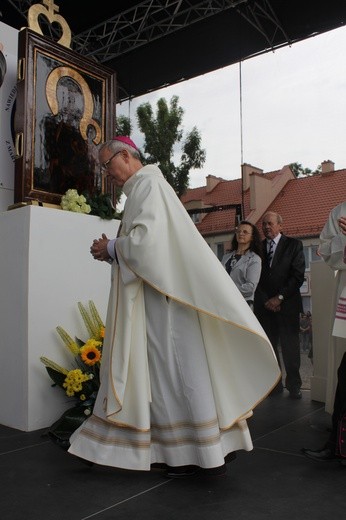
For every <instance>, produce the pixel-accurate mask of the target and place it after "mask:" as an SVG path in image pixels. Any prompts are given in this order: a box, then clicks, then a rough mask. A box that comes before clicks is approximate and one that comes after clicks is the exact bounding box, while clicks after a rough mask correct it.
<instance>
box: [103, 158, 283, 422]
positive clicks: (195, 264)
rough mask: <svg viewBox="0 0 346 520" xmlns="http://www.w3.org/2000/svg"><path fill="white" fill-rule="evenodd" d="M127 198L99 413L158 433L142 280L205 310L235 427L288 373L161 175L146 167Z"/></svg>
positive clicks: (216, 383) (217, 386)
mask: <svg viewBox="0 0 346 520" xmlns="http://www.w3.org/2000/svg"><path fill="white" fill-rule="evenodd" d="M124 192H125V194H126V195H127V196H128V198H127V201H126V204H125V208H124V216H123V220H122V228H121V233H120V236H119V237H118V239H117V241H116V250H117V255H118V261H119V266H114V267H113V270H114V273H113V283H112V288H111V297H110V309H111V313H114V317H113V318H112V317H110V316H109V317H108V318H107V319H109V320H110V323H112V325H111V327H109V323H108V322H107V326H106V338H105V344H106V343H107V344H108V343H109V345H110V349H109V357H108V356H107V357H108V359H107V357H105V358H104V359H103V362H102V385H101V388H100V392H99V396H98V399H97V403H96V406H95V410H94V413H95V414H96V415H98V416H100V417H106V418H107V419H108V420H110V421H115V422H117V423H120V424H121V423H126V424H128V425H131V426H132V427H136V428H139V429H144V430H145V429H148V428H150V413H149V403H150V396H151V391H150V378H149V373H148V364H147V354H146V349H147V345H146V334H145V321H146V320H145V314H146V312H149V313H150V309H145V308H144V299H143V284H148V285H150V286H151V287H152V288H154V289H155V290H156V291H157V292H158V293H161V294H164V295H166V296H167V297H168V298H170V299H172V300H174V301H176V302H178V303H180V304H182V305H185V306H188V307H191V308H193V309H195V310H196V311H197V312H198V315H199V320H200V326H201V330H202V334H203V340H204V347H205V351H206V355H207V359H208V364H209V368H210V375H211V381H212V387H213V391H214V395H215V401H216V406H217V412H218V419H219V423H220V427H221V428H229V427H230V426H231V425H232V424H234V423H235V422H236V421H237V420H238V419H239V418H241V417H242V416H244V415H246V414H248V413H249V412H250V411H251V410H252V409H253V408H254V407H255V406H256V405H257V404H258V403H259V402H260V401H261V400H262V399H264V397H265V396H266V395H267V394H268V393H269V392H270V390H271V389H272V388H273V387H274V386H275V384H276V382H277V380H278V379H279V377H280V370H279V367H278V364H277V361H276V358H275V354H274V352H273V349H272V347H271V345H270V342H269V340H268V338H267V336H266V335H265V333H264V331H263V329H262V327H261V326H260V324H259V322H258V320H257V318H256V317H255V316H254V314H253V312H252V311H251V309H249V306H248V305H247V303H246V302H245V300H244V299H243V297H242V295H241V294H240V292H239V291H238V289H237V288H236V286H235V285H234V283H233V282H232V280H231V279H230V278H229V276H228V275H227V273H226V272H225V270H224V268H223V267H222V265H221V263H220V261H219V260H218V259H217V258H216V256H215V255H214V253H213V252H212V251H211V250H210V248H209V247H208V246H207V245H206V243H205V241H204V239H203V238H202V237H201V235H200V234H199V233H198V231H197V230H196V227H195V225H194V224H193V222H192V220H191V219H190V217H189V215H188V214H187V212H186V210H185V208H184V207H183V206H182V204H181V202H180V201H179V199H178V198H177V197H176V195H175V193H174V191H173V190H172V188H171V187H170V186H169V184H168V183H167V182H166V181H165V179H164V178H163V176H162V174H161V172H160V170H159V169H158V168H157V167H156V166H145V167H144V168H142V169H141V170H140V171H139V172H137V174H136V175H134V176H133V177H131V178H130V179H129V180H128V181H127V183H126V184H125V185H124ZM110 328H111V329H112V330H109V329H110ZM107 329H108V330H107ZM106 340H107V341H106ZM187 347H188V346H187ZM108 366H109V367H110V370H109V371H108Z"/></svg>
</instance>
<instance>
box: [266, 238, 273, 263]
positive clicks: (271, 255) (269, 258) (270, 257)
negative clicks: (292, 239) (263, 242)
mask: <svg viewBox="0 0 346 520" xmlns="http://www.w3.org/2000/svg"><path fill="white" fill-rule="evenodd" d="M274 243H275V242H274V240H271V241H270V243H269V249H268V253H267V259H268V264H269V265H270V264H271V263H272V260H273V255H274Z"/></svg>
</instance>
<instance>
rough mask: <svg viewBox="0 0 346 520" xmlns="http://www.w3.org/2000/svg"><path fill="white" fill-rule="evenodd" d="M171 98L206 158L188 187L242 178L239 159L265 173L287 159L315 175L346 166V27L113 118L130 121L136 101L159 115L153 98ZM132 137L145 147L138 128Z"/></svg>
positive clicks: (166, 92)
mask: <svg viewBox="0 0 346 520" xmlns="http://www.w3.org/2000/svg"><path fill="white" fill-rule="evenodd" d="M240 70H241V74H240ZM240 84H241V86H242V87H241V89H240ZM240 92H241V95H240ZM173 95H177V96H179V104H180V106H181V107H182V108H183V109H184V117H183V130H184V135H185V133H186V132H188V131H190V130H191V129H192V128H193V126H196V127H197V128H198V130H199V131H200V133H201V136H202V148H204V149H205V150H206V154H207V159H206V162H205V165H204V167H203V169H201V170H192V171H191V173H190V187H191V188H195V187H198V186H203V185H204V184H205V178H206V176H207V175H215V176H217V177H222V178H224V179H237V178H240V176H241V174H240V165H241V163H242V162H244V163H248V164H251V165H252V166H256V167H258V168H261V169H262V170H263V171H264V172H268V171H272V170H278V169H281V168H282V167H283V166H284V165H286V164H289V163H292V162H298V163H301V164H302V166H303V167H305V168H310V169H312V170H314V169H316V168H317V166H318V165H319V164H321V162H322V161H324V160H329V159H330V160H332V161H334V163H335V169H341V168H346V27H345V28H340V29H336V30H334V31H329V32H327V33H325V34H322V35H319V36H316V37H313V38H309V39H308V40H305V41H302V42H299V43H296V44H294V45H292V47H284V48H282V49H278V50H276V51H275V52H269V53H267V54H264V55H262V56H259V57H256V58H252V59H250V60H247V61H244V62H243V63H242V64H241V66H240V65H239V64H235V65H231V66H229V67H225V68H223V69H219V70H217V71H215V72H211V73H209V74H205V75H203V76H199V77H198V78H195V79H193V80H189V81H185V82H182V83H179V84H176V85H172V86H171V87H167V88H164V89H160V90H157V91H155V92H152V93H151V94H148V95H145V96H141V97H138V98H135V99H133V100H132V101H131V102H128V101H126V102H123V103H122V104H119V105H117V115H118V116H119V115H122V114H123V115H126V116H130V117H131V119H132V121H133V123H134V124H135V121H136V117H135V116H136V108H137V106H138V105H139V104H142V103H145V102H147V101H149V102H150V103H151V104H152V106H153V109H154V112H155V113H156V102H157V100H158V99H159V98H161V97H164V98H165V99H166V100H167V102H169V101H170V99H171V97H172V96H173ZM240 99H242V103H241V102H240ZM241 108H242V110H241ZM241 112H242V118H241V117H240V113H241ZM241 119H242V124H241ZM241 136H242V139H241ZM132 138H133V139H134V141H135V142H136V144H137V145H138V146H139V147H141V146H142V145H143V142H144V137H143V135H142V134H141V133H140V132H139V131H138V129H137V128H136V129H135V130H134V132H133V133H132ZM241 142H243V146H241ZM178 151H179V152H180V147H179V150H178ZM179 157H180V154H178V159H177V161H175V162H176V163H177V164H178V162H179Z"/></svg>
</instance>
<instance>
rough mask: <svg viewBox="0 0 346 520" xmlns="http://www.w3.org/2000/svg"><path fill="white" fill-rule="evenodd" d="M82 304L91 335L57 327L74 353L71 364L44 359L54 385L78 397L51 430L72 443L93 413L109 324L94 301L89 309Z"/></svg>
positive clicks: (63, 441)
mask: <svg viewBox="0 0 346 520" xmlns="http://www.w3.org/2000/svg"><path fill="white" fill-rule="evenodd" d="M78 308H79V311H80V313H81V316H82V318H83V321H84V324H85V326H86V329H87V331H88V333H89V339H88V340H87V341H85V342H84V341H82V340H81V339H79V338H75V340H73V339H72V338H71V336H70V335H69V334H68V333H67V332H66V331H65V330H64V329H63V328H62V327H60V326H58V327H57V328H56V330H57V332H58V334H59V336H60V337H61V339H62V340H63V342H64V344H65V346H66V347H67V349H68V350H69V352H70V353H71V354H72V360H71V367H70V368H65V367H62V366H60V365H58V364H57V363H55V362H54V361H52V360H50V359H48V358H46V357H44V356H42V357H41V358H40V360H41V362H42V363H43V364H44V365H45V366H46V370H47V372H48V374H49V376H50V378H51V379H52V381H53V384H52V386H59V387H60V388H62V389H63V390H64V392H65V394H66V395H67V396H68V397H69V398H72V399H73V400H74V401H75V404H74V406H73V407H72V408H70V409H69V410H67V411H66V412H65V413H64V414H63V415H62V417H60V419H59V420H58V421H56V422H55V423H54V424H53V425H52V426H51V428H50V430H49V431H48V434H49V435H50V436H51V437H53V439H54V440H55V442H57V443H58V444H60V445H62V446H63V445H65V444H66V445H68V438H69V436H70V435H71V433H72V432H73V431H74V430H75V429H76V428H78V427H79V426H80V424H82V422H83V421H84V420H85V419H86V418H87V417H88V416H89V415H90V414H91V413H92V411H93V408H94V404H95V400H96V396H97V392H98V389H99V387H100V363H101V359H102V347H103V338H104V332H105V326H104V324H103V322H102V320H101V318H100V316H99V313H98V311H97V309H96V307H95V304H94V303H93V301H89V310H88V309H86V308H85V307H84V306H83V305H82V304H81V303H80V302H78Z"/></svg>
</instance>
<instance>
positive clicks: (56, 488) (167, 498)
mask: <svg viewBox="0 0 346 520" xmlns="http://www.w3.org/2000/svg"><path fill="white" fill-rule="evenodd" d="M329 424H330V416H329V415H328V414H326V412H325V411H324V405H323V403H317V402H314V401H311V400H310V391H309V390H303V399H302V400H300V401H294V400H291V399H290V398H289V397H288V394H287V392H286V391H285V392H284V394H282V395H276V396H273V397H268V398H267V399H266V400H265V401H263V402H262V403H261V404H260V405H259V406H258V407H257V408H256V410H255V411H254V416H253V417H252V418H251V419H250V420H249V427H250V430H251V433H252V438H253V442H254V450H253V451H251V452H238V456H237V458H236V460H235V461H234V462H232V463H230V464H229V465H227V475H226V476H223V477H214V478H204V479H202V478H198V477H195V478H192V479H190V480H180V481H177V480H166V479H165V478H164V477H163V476H162V473H161V471H160V470H153V471H151V472H133V471H124V470H118V469H113V468H108V467H102V466H92V467H88V466H86V465H85V464H83V463H82V462H80V461H79V460H78V459H76V458H74V457H72V456H71V455H68V454H67V453H65V452H63V451H62V450H60V449H59V448H57V447H56V446H55V445H53V444H52V443H51V441H49V440H48V439H47V437H46V436H45V435H44V433H45V432H44V431H42V430H39V431H35V432H21V431H18V430H13V429H11V428H7V427H5V426H0V439H1V455H0V466H1V473H0V482H1V486H0V489H1V494H0V518H1V520H43V519H44V520H62V519H66V520H86V519H89V518H90V519H95V520H114V519H116V520H125V519H126V520H137V519H138V520H159V519H160V520H177V519H179V520H214V519H215V520H219V519H220V518H225V519H232V520H233V519H234V520H239V519H244V520H268V519H274V520H276V519H280V520H306V519H307V518H313V519H314V520H326V518H329V517H332V516H335V517H338V518H343V517H344V515H345V507H344V493H345V481H346V467H342V466H341V465H339V464H338V462H328V463H322V464H318V463H315V462H313V461H310V460H307V459H306V458H305V457H304V456H303V455H302V454H301V452H300V449H301V448H302V447H304V446H305V447H311V448H318V447H320V446H322V445H323V444H324V442H325V440H326V438H327V435H328V431H327V428H328V427H329Z"/></svg>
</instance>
